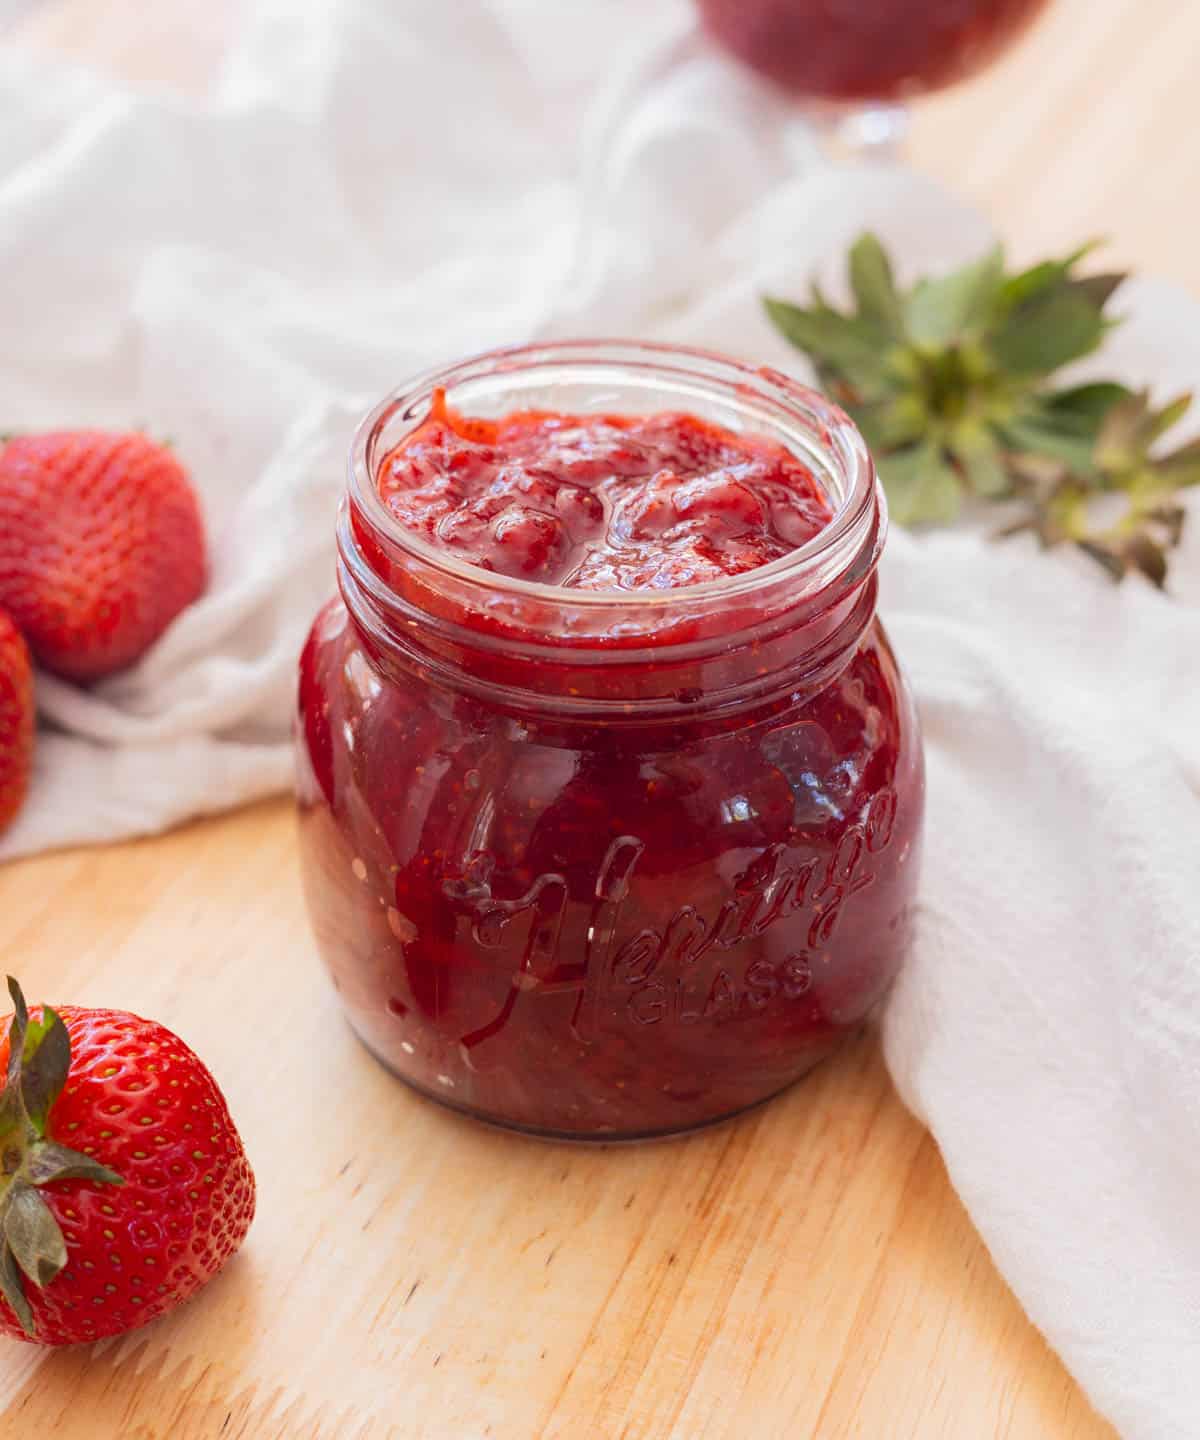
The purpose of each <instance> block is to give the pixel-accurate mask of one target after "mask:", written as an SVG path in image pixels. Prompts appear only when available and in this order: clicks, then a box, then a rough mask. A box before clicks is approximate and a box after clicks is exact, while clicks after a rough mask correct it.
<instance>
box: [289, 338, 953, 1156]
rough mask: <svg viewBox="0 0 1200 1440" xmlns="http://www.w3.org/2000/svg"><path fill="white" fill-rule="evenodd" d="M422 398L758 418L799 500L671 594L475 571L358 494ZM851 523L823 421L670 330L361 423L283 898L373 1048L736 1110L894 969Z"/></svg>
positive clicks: (880, 698) (545, 352) (894, 775)
mask: <svg viewBox="0 0 1200 1440" xmlns="http://www.w3.org/2000/svg"><path fill="white" fill-rule="evenodd" d="M441 388H444V389H445V391H446V392H447V395H448V398H449V400H450V401H451V402H452V403H453V404H454V405H455V406H456V407H457V408H458V409H460V410H461V411H463V412H465V413H467V414H471V415H483V416H498V415H502V414H505V413H507V412H511V411H516V410H528V409H534V408H538V409H555V410H559V411H564V412H570V413H583V412H588V411H594V410H603V411H605V412H608V413H612V412H613V411H618V410H619V411H624V412H626V413H631V414H633V413H642V414H645V413H654V412H658V411H674V412H679V411H687V412H689V413H692V414H697V415H700V416H701V417H702V418H704V419H707V420H711V421H715V422H717V423H719V424H721V425H725V426H727V427H728V428H730V429H733V430H744V431H748V432H753V433H755V434H757V435H764V436H767V437H768V438H770V439H773V440H775V441H777V442H779V443H782V444H784V445H786V446H787V447H788V448H789V449H790V450H792V451H793V452H794V453H795V454H797V455H798V456H799V457H800V458H801V459H803V460H804V462H805V463H806V464H807V465H808V466H809V467H810V468H811V469H812V471H813V473H814V474H815V475H816V476H817V477H818V478H819V479H820V481H821V483H822V485H823V487H824V488H825V490H826V492H827V494H828V497H829V499H830V502H831V505H832V506H833V507H834V508H835V513H834V517H833V519H832V520H831V521H830V523H829V524H828V525H827V526H826V527H825V528H824V529H823V530H822V531H821V532H820V533H819V534H818V535H817V536H816V537H815V538H814V539H812V540H811V541H809V542H808V543H807V544H805V545H803V546H802V547H801V548H799V549H797V550H795V551H793V552H791V553H790V554H787V555H785V556H783V557H782V558H781V559H778V560H776V561H773V562H772V563H771V564H769V565H765V566H763V567H761V568H760V569H757V570H751V571H748V572H746V573H743V574H740V575H736V576H730V577H727V578H725V579H722V580H717V581H712V582H709V583H706V584H700V585H693V586H688V587H685V588H679V589H674V590H665V591H632V592H620V593H617V592H602V591H590V592H589V591H582V590H572V589H564V588H556V587H552V586H547V585H540V584H534V583H531V582H528V581H524V580H520V579H513V578H509V577H507V576H504V575H498V574H492V573H488V572H485V571H483V570H481V569H477V568H475V567H473V566H470V565H465V564H462V563H461V562H459V561H458V560H456V559H454V558H453V557H452V556H450V555H449V554H448V553H446V552H445V551H440V550H438V549H437V548H435V547H434V546H432V545H431V544H429V543H426V542H425V541H423V540H421V539H419V538H418V537H416V536H415V535H413V534H412V533H409V532H406V531H405V530H404V529H403V528H402V527H400V526H399V525H398V524H397V523H396V522H395V520H394V519H393V518H392V517H391V515H390V512H389V511H388V510H387V508H386V506H385V505H384V503H383V501H382V500H381V499H380V496H379V493H378V490H377V488H376V481H377V472H378V469H379V466H380V465H381V463H382V461H383V458H384V457H385V456H386V455H387V454H388V453H389V452H390V451H391V450H392V449H393V448H394V447H395V445H396V444H397V443H398V441H399V440H400V439H401V438H402V437H403V436H405V435H406V434H408V433H409V432H410V431H411V430H412V429H413V428H415V426H417V425H418V424H419V423H420V422H421V420H422V419H423V418H424V417H425V416H426V415H427V413H428V411H429V408H430V404H431V399H432V396H433V393H434V391H435V389H441ZM885 527H886V517H885V510H884V501H883V496H882V492H881V490H880V488H879V485H878V482H877V480H876V478H875V473H874V469H873V467H872V465H871V461H870V459H869V457H868V455H867V452H866V450H865V448H864V446H863V443H862V440H861V438H860V436H859V434H858V432H857V430H856V429H855V428H854V426H853V425H852V423H851V422H850V421H849V419H847V417H846V416H845V415H844V414H843V413H842V412H841V411H839V410H838V409H836V408H835V407H834V406H832V405H831V404H829V403H828V402H827V401H825V400H824V399H822V398H821V397H820V396H819V395H817V394H815V393H813V392H812V391H809V390H807V389H805V388H804V387H802V386H800V385H798V384H796V383H795V382H794V381H792V380H790V379H788V378H787V377H785V376H783V375H781V374H777V373H775V372H773V371H768V370H755V369H752V368H749V367H746V366H743V365H739V364H737V363H735V362H733V361H730V360H726V359H723V358H721V357H719V356H714V355H710V354H706V353H702V352H693V351H687V350H680V349H675V348H671V347H666V346H651V345H641V344H628V343H620V342H588V343H580V344H574V343H570V344H558V345H547V346H540V347H537V348H524V349H515V350H507V351H497V352H493V353H492V354H489V355H485V356H482V357H480V358H477V359H474V360H469V361H467V362H465V363H463V364H459V365H455V366H452V367H450V368H448V369H444V370H441V371H438V372H435V373H429V374H426V375H423V376H421V377H420V378H419V379H417V380H414V381H413V382H412V383H411V384H409V385H407V386H405V387H404V388H403V389H402V390H401V391H399V392H397V393H396V394H394V395H393V396H391V397H390V398H389V399H387V400H386V401H384V402H383V404H381V405H380V406H379V407H378V408H377V409H376V410H374V411H373V412H372V413H371V414H370V415H368V416H367V418H366V420H365V421H364V422H363V424H362V426H361V428H360V430H359V432H358V435H357V437H356V439H355V441H354V446H353V452H352V455H351V461H350V472H349V486H348V492H347V495H346V498H345V501H344V503H343V506H342V508H341V512H340V516H339V521H338V555H339V565H338V575H339V585H340V591H341V595H340V598H339V599H337V600H335V601H333V602H331V603H330V604H329V605H328V606H327V607H326V608H325V609H324V610H323V611H322V612H321V614H320V615H319V616H318V618H317V620H316V622H315V624H314V626H313V629H312V632H311V634H310V636H309V639H308V642H307V645H306V647H305V650H304V654H303V657H302V660H301V671H300V688H299V719H298V725H297V741H298V744H297V749H298V766H299V770H298V784H299V799H300V838H301V853H302V859H303V867H304V879H305V888H306V893H307V898H308V905H309V909H310V913H311V916H312V921H313V924H314V927H315V930H316V935H317V938H318V942H319V945H320V949H321V952H322V954H323V956H324V959H325V961H326V963H327V965H328V967H329V970H330V972H331V974H332V976H333V980H334V984H335V985H336V986H337V989H338V991H339V993H340V995H341V1000H342V1003H343V1005H344V1006H345V1008H346V1012H347V1014H348V1016H349V1018H350V1021H351V1024H352V1025H353V1026H354V1028H355V1030H356V1031H357V1033H358V1034H359V1036H360V1037H361V1039H362V1040H363V1042H364V1043H365V1044H366V1045H367V1046H368V1047H369V1049H370V1050H372V1051H373V1052H374V1054H375V1055H376V1056H377V1057H378V1058H379V1059H380V1060H381V1061H382V1062H383V1063H384V1064H385V1065H387V1066H388V1067H389V1068H390V1069H392V1070H393V1071H395V1073H396V1074H397V1075H399V1076H400V1077H401V1078H402V1079H404V1080H406V1081H407V1082H408V1083H409V1084H411V1085H412V1086H414V1087H415V1088H417V1089H418V1090H420V1091H422V1092H424V1093H425V1094H427V1095H430V1096H432V1097H434V1098H436V1099H438V1100H441V1101H443V1102H444V1103H446V1104H448V1105H452V1106H455V1107H456V1108H458V1109H461V1110H465V1111H468V1112H469V1113H471V1114H473V1115H476V1116H479V1117H481V1118H483V1119H486V1120H490V1121H495V1122H499V1123H502V1124H506V1125H511V1126H516V1127H519V1128H520V1129H523V1130H528V1131H535V1132H538V1133H542V1134H548V1135H557V1136H565V1137H571V1138H575V1139H612V1138H634V1137H641V1136H650V1135H658V1134H665V1133H669V1132H672V1131H678V1130H684V1129H688V1128H691V1127H693V1126H697V1125H703V1124H707V1123H709V1122H710V1121H714V1120H719V1119H722V1118H723V1117H725V1116H729V1115H733V1114H735V1113H736V1112H737V1111H739V1110H742V1109H744V1108H745V1107H747V1106H749V1105H753V1104H756V1103H757V1102H758V1101H760V1100H763V1099H765V1098H766V1097H767V1096H769V1095H772V1094H773V1093H775V1092H776V1091H778V1090H780V1089H782V1088H783V1087H784V1086H786V1085H789V1084H790V1083H791V1082H792V1081H793V1080H795V1079H796V1078H797V1077H798V1076H800V1075H802V1074H804V1072H805V1071H807V1070H808V1069H810V1068H811V1067H812V1066H813V1065H814V1064H815V1063H816V1062H817V1061H818V1060H820V1059H821V1058H822V1057H823V1056H826V1055H828V1054H829V1053H830V1052H831V1051H832V1050H834V1049H835V1048H836V1047H837V1046H838V1045H839V1044H840V1043H841V1042H842V1041H843V1040H844V1039H845V1038H846V1037H847V1036H848V1035H850V1034H851V1033H853V1032H854V1031H855V1030H856V1028H857V1027H859V1026H860V1025H861V1024H862V1022H863V1020H864V1019H865V1018H866V1016H867V1015H868V1013H869V1012H870V1011H871V1009H872V1007H873V1006H874V1005H875V1004H876V1002H877V1001H878V1000H879V999H880V997H881V996H882V995H883V994H884V992H885V991H886V990H887V988H888V985H889V984H890V982H891V980H892V978H893V977H894V975H895V973H896V970H897V968H898V966H899V965H900V963H901V959H902V956H903V952H904V948H905V939H906V932H907V930H908V918H909V914H910V911H911V907H912V902H913V894H914V888H915V885H916V879H917V868H918V853H919V839H920V831H921V821H922V812H923V785H924V782H923V763H922V754H921V745H920V738H919V733H918V727H917V720H916V715H915V713H914V709H913V704H912V701H911V698H910V695H909V692H908V689H907V687H906V685H905V683H904V680H903V678H902V676H901V674H900V671H899V669H898V667H897V664H896V661H895V658H894V656H893V654H892V651H891V648H890V646H889V644H888V641H887V639H886V637H885V635H884V633H883V631H882V629H881V627H880V625H879V623H878V621H877V620H876V618H875V599H876V583H877V582H876V575H875V568H876V563H877V560H878V557H879V553H880V549H881V546H882V543H883V537H884V531H885Z"/></svg>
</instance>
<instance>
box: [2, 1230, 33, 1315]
mask: <svg viewBox="0 0 1200 1440" xmlns="http://www.w3.org/2000/svg"><path fill="white" fill-rule="evenodd" d="M0 1295H3V1296H4V1298H5V1299H6V1300H7V1301H8V1303H9V1306H10V1308H11V1309H12V1312H13V1314H14V1315H15V1316H16V1317H17V1320H18V1322H19V1323H20V1326H21V1329H22V1330H24V1332H25V1333H26V1335H31V1336H32V1335H36V1334H37V1327H36V1326H35V1325H34V1323H33V1311H32V1310H31V1309H30V1308H29V1301H28V1300H27V1299H26V1297H25V1282H24V1281H23V1280H22V1279H21V1270H20V1267H19V1266H18V1264H17V1262H16V1260H15V1259H14V1258H13V1253H12V1251H11V1250H10V1249H9V1248H8V1244H7V1242H6V1241H4V1239H3V1236H0Z"/></svg>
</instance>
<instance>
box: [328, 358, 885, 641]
mask: <svg viewBox="0 0 1200 1440" xmlns="http://www.w3.org/2000/svg"><path fill="white" fill-rule="evenodd" d="M437 390H444V391H445V392H446V398H447V400H448V402H449V403H450V404H451V405H452V406H454V407H455V408H456V409H459V410H462V411H463V412H464V413H467V414H470V415H476V414H496V415H499V414H503V413H505V412H506V411H512V410H521V409H538V408H540V409H558V410H564V411H568V412H571V413H586V412H587V411H588V410H589V409H591V410H599V409H603V410H608V411H614V410H621V411H625V410H628V411H631V412H634V413H636V412H638V411H639V410H640V411H641V413H647V414H649V413H652V412H653V411H661V410H680V411H690V412H691V413H695V414H697V415H699V416H701V418H704V419H708V420H713V421H716V422H717V423H720V424H723V425H726V426H727V427H728V428H730V429H734V430H745V431H746V432H748V433H753V434H758V435H766V436H767V437H768V438H771V439H774V440H776V441H778V442H780V443H782V444H783V445H785V446H786V447H787V448H788V449H789V450H791V451H792V452H793V453H795V454H796V455H797V456H798V458H800V459H801V460H802V461H803V462H804V463H805V464H806V465H807V466H808V467H809V468H810V469H811V470H812V471H813V473H814V475H815V476H816V478H817V481H818V483H819V484H820V486H821V488H822V490H823V491H824V493H825V495H826V497H827V499H828V501H829V503H830V505H831V507H832V510H833V514H832V517H831V518H830V520H829V521H828V522H827V523H826V524H825V525H824V526H822V528H821V529H820V530H819V531H817V533H816V534H815V535H813V536H812V537H811V538H810V539H808V540H807V541H805V542H804V543H803V544H802V545H799V546H797V547H796V548H795V549H794V550H791V551H789V552H788V553H787V554H786V555H781V556H779V557H778V558H777V559H775V560H772V561H771V562H770V563H768V564H766V565H762V566H758V567H757V568H755V569H752V570H747V571H743V572H741V573H740V574H736V575H725V576H722V577H720V578H719V579H716V580H708V581H704V582H702V583H700V584H696V585H685V586H679V587H677V588H673V589H667V590H655V589H644V590H582V589H576V588H573V587H571V586H564V585H547V584H543V583H541V582H539V581H534V580H526V579H522V578H521V577H519V576H511V575H505V574H501V573H498V572H494V571H490V570H484V569H482V568H481V567H479V566H476V565H472V564H470V563H468V562H466V561H463V560H460V559H458V558H457V557H455V556H454V555H452V554H450V553H449V552H447V551H446V550H445V549H442V548H440V547H438V546H437V545H433V544H430V543H429V541H427V540H425V539H423V538H422V537H421V536H419V535H416V534H414V533H413V532H412V531H411V530H408V529H407V528H406V527H405V526H404V525H402V524H401V523H400V522H399V521H398V520H397V519H396V517H395V516H394V515H393V514H392V512H391V511H390V510H389V508H388V506H387V505H386V503H385V502H384V500H383V498H382V497H381V495H380V493H379V488H378V469H379V465H380V463H381V462H382V460H383V459H384V457H385V456H386V455H387V454H388V453H389V452H390V451H391V450H392V449H394V448H395V446H396V445H397V444H399V443H400V441H401V440H402V439H403V438H404V437H405V436H406V435H407V434H409V433H410V432H411V431H412V430H414V429H416V427H417V426H419V425H420V424H421V422H422V421H423V420H424V419H425V418H426V417H427V415H428V414H429V411H430V408H431V405H432V403H433V396H434V392H435V391H437ZM576 394H578V395H580V396H584V395H590V396H591V403H590V404H588V403H586V402H584V401H581V400H572V399H571V398H570V397H571V396H572V395H576ZM639 400H640V401H641V402H643V403H642V404H641V405H640V406H639ZM597 402H599V403H597ZM645 402H649V403H645ZM347 493H348V497H349V501H350V505H351V507H352V508H353V510H354V511H355V513H356V517H357V518H358V519H360V520H361V521H362V522H363V523H364V524H365V525H366V526H367V527H368V528H369V529H370V531H371V532H372V534H373V537H374V539H375V540H376V541H377V542H378V543H379V544H381V545H382V546H384V547H385V548H386V550H387V551H388V552H390V553H391V555H392V557H393V558H394V559H396V560H398V561H400V562H401V563H402V562H403V558H404V557H405V556H408V557H411V560H412V561H414V562H416V563H417V564H418V565H419V566H420V567H421V568H422V569H423V570H426V571H427V572H428V571H432V572H434V573H440V574H442V575H444V576H446V577H447V578H448V579H449V580H450V581H451V582H452V583H453V584H454V587H455V588H456V589H457V590H459V591H460V593H462V592H464V591H466V590H469V589H470V588H471V587H474V588H476V589H477V590H478V591H479V592H480V593H481V594H482V593H483V592H486V593H487V595H488V597H489V604H490V605H491V606H493V607H494V605H495V602H496V600H497V599H503V598H505V597H507V598H508V599H509V600H511V601H512V602H515V603H516V604H518V605H519V604H520V603H521V602H523V601H524V602H534V603H536V604H537V605H538V606H539V607H549V608H551V609H552V608H554V607H560V608H562V609H569V611H570V612H571V613H572V614H573V615H576V616H579V617H580V618H581V620H583V622H584V623H583V626H582V628H583V629H584V630H589V631H590V630H592V629H593V628H595V629H596V630H597V631H598V633H599V632H602V631H603V630H604V629H605V628H606V626H605V619H604V617H605V616H608V615H613V614H617V613H619V614H620V615H621V616H622V617H624V618H625V620H626V621H628V618H629V617H631V616H634V615H637V616H641V617H644V619H645V620H647V621H648V620H649V619H650V617H651V616H657V617H659V618H660V619H665V618H666V616H667V614H672V613H675V612H677V611H678V610H679V609H680V608H683V607H686V608H687V609H689V610H695V609H697V608H704V609H707V608H709V607H710V606H714V607H719V606H722V605H723V604H725V603H726V602H728V601H730V600H734V599H737V598H749V597H750V596H751V595H753V594H755V593H759V592H762V591H764V590H768V589H773V588H774V587H776V586H777V585H781V584H787V585H788V586H789V588H790V587H791V586H796V587H797V588H798V593H800V592H803V593H809V594H811V593H812V592H813V590H815V589H822V588H824V587H825V586H826V585H828V584H830V583H832V582H833V581H834V580H835V579H836V578H837V577H838V576H839V575H840V574H844V573H845V572H846V571H847V570H848V569H851V568H854V569H855V570H858V571H859V572H860V573H863V572H869V570H870V569H873V567H874V564H875V562H876V560H877V559H878V556H879V553H880V551H881V550H882V547H883V541H884V537H885V534H886V528H887V525H886V506H885V500H884V497H883V491H882V488H881V487H880V485H879V482H878V480H877V477H876V474H875V468H874V465H873V464H872V462H871V457H870V455H869V454H868V452H867V448H866V445H865V443H864V441H863V439H862V436H861V435H860V434H859V431H858V429H857V427H856V426H855V424H854V422H853V421H852V420H851V419H850V417H849V416H848V415H846V414H845V412H844V411H842V410H841V409H839V408H838V406H836V405H834V404H833V403H832V402H830V401H829V400H827V399H826V398H825V397H824V396H822V395H820V394H818V393H817V392H816V391H814V390H811V389H809V388H808V387H807V386H805V385H802V384H800V383H799V382H798V381H796V380H793V379H792V378H791V377H790V376H787V375H785V374H783V373H782V372H780V371H777V370H774V369H770V368H768V367H765V366H764V367H756V366H753V365H749V364H745V363H743V362H741V361H738V360H733V359H730V358H729V357H727V356H724V355H721V354H719V353H717V352H715V351H710V350H704V349H699V348H692V347H685V346H677V345H669V344H661V343H654V342H646V341H629V340H610V339H599V340H567V341H555V342H549V343H539V344H535V345H516V346H511V347H507V348H503V349H497V350H490V351H487V352H485V353H482V354H480V355H476V356H473V357H471V358H469V359H466V360H462V361H458V362H456V363H454V364H451V365H446V366H438V367H434V368H431V369H429V370H426V371H424V372H423V373H422V374H420V375H417V376H415V377H414V378H412V379H411V380H409V381H408V382H407V383H406V384H405V385H403V386H402V387H401V388H399V389H398V390H396V391H394V392H393V393H392V394H390V395H388V396H387V397H386V398H385V399H384V400H382V401H381V402H380V403H379V404H378V405H377V406H375V408H374V409H373V410H371V411H370V412H369V413H368V414H367V415H366V417H365V418H364V419H363V421H362V423H361V424H360V425H359V427H358V430H357V432H356V433H355V436H354V441H353V444H352V446H351V451H350V461H349V476H348V491H347ZM864 550H865V552H866V553H864Z"/></svg>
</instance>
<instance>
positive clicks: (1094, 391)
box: [1041, 380, 1133, 434]
mask: <svg viewBox="0 0 1200 1440" xmlns="http://www.w3.org/2000/svg"><path fill="white" fill-rule="evenodd" d="M1132 394H1133V391H1132V390H1130V389H1129V387H1128V386H1127V385H1118V384H1117V382H1116V381H1115V380H1095V381H1092V382H1091V383H1090V384H1088V385H1073V386H1072V387H1071V388H1070V389H1068V390H1054V391H1051V392H1050V393H1049V394H1047V395H1044V396H1042V397H1041V407H1042V409H1043V410H1044V411H1046V412H1047V413H1048V414H1054V415H1077V416H1079V417H1081V419H1085V420H1087V421H1088V422H1089V423H1090V424H1091V426H1092V427H1093V433H1096V434H1098V433H1099V427H1100V421H1101V420H1103V419H1104V417H1105V415H1106V414H1107V413H1108V412H1109V411H1110V410H1111V409H1112V407H1113V406H1114V405H1116V404H1117V403H1118V402H1119V401H1121V400H1126V399H1128V398H1129V396H1130V395H1132Z"/></svg>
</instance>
